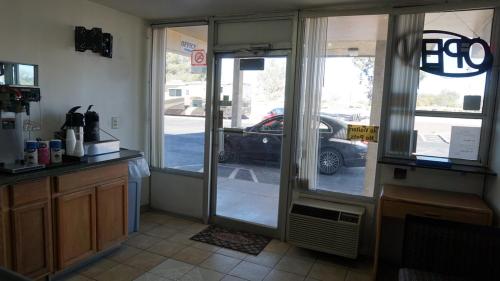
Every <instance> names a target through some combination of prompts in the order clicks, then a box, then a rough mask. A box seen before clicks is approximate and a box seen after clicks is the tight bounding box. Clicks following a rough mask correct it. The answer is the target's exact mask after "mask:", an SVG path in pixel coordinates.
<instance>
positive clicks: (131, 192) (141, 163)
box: [128, 158, 150, 233]
mask: <svg viewBox="0 0 500 281" xmlns="http://www.w3.org/2000/svg"><path fill="white" fill-rule="evenodd" d="M149 175H150V172H149V165H148V162H147V161H146V159H144V158H140V159H134V160H130V161H129V162H128V233H132V232H136V231H139V217H140V213H141V184H142V178H143V177H149Z"/></svg>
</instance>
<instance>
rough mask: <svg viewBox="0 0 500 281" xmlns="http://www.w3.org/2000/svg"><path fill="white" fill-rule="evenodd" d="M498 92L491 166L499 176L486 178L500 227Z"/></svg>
mask: <svg viewBox="0 0 500 281" xmlns="http://www.w3.org/2000/svg"><path fill="white" fill-rule="evenodd" d="M499 94H500V92H499ZM498 99H499V97H498V94H497V108H496V114H497V116H496V122H495V124H494V127H493V138H492V143H491V148H490V163H489V166H490V168H491V169H492V170H493V171H494V172H496V173H497V176H489V177H488V178H487V179H486V186H485V199H486V201H487V202H488V204H489V206H490V207H491V208H492V209H493V212H494V214H495V217H494V224H495V225H497V226H499V227H500V219H499V215H500V180H499V179H498V177H499V176H500V122H499V121H500V101H498Z"/></svg>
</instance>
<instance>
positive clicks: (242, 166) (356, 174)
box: [164, 133, 364, 194]
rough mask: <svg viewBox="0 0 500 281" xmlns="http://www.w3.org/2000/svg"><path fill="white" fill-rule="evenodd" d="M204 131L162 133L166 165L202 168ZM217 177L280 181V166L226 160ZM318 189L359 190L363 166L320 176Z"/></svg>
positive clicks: (361, 184)
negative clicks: (228, 161)
mask: <svg viewBox="0 0 500 281" xmlns="http://www.w3.org/2000/svg"><path fill="white" fill-rule="evenodd" d="M203 137H204V134H203V133H191V134H169V135H165V151H164V153H165V158H164V159H165V163H166V167H167V168H173V169H181V170H187V171H192V172H202V171H203V157H204V156H203V150H204V144H203ZM218 173H219V177H224V178H230V179H238V180H245V181H250V182H255V183H265V184H275V185H278V184H279V181H280V169H279V167H278V166H277V165H276V164H266V163H227V164H226V163H225V164H220V165H219V168H218ZM318 182H319V187H318V188H320V189H325V190H330V191H336V192H345V193H349V194H362V193H363V189H364V168H346V167H344V168H342V169H341V170H340V171H338V172H337V173H336V174H335V175H332V176H327V175H320V176H319V181H318Z"/></svg>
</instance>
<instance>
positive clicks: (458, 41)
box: [420, 30, 493, 77]
mask: <svg viewBox="0 0 500 281" xmlns="http://www.w3.org/2000/svg"><path fill="white" fill-rule="evenodd" d="M423 33H424V34H430V33H432V34H446V35H452V36H454V37H456V38H451V39H445V40H443V39H434V38H429V39H423V40H422V64H421V66H420V69H421V70H422V71H425V72H428V73H432V74H435V75H440V76H446V77H471V76H475V75H479V74H481V73H483V72H486V71H488V70H489V69H490V68H491V66H492V64H493V55H492V54H491V50H490V47H489V46H488V43H486V41H484V40H483V39H481V38H468V37H465V36H463V35H460V34H456V33H453V32H449V31H440V30H424V32H423ZM476 44H477V45H480V46H481V47H482V49H483V52H484V57H483V60H482V61H481V62H480V63H475V62H473V61H472V58H471V48H472V46H473V45H476ZM429 46H432V47H431V48H432V49H428V47H429ZM445 55H446V56H448V57H451V58H455V59H456V68H458V69H463V68H464V64H465V65H467V66H468V67H469V68H472V69H474V70H475V71H468V72H458V73H449V72H446V69H445V67H444V56H445ZM436 58H437V60H436Z"/></svg>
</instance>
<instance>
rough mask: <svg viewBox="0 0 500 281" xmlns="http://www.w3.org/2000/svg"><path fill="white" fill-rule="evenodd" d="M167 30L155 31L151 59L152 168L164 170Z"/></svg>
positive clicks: (157, 29) (159, 29)
mask: <svg viewBox="0 0 500 281" xmlns="http://www.w3.org/2000/svg"><path fill="white" fill-rule="evenodd" d="M166 41H167V29H166V28H154V29H153V50H152V59H151V158H150V159H151V166H153V167H156V168H163V142H164V133H163V110H164V100H165V79H166V75H165V74H166V51H167V49H166V46H167V44H166V43H167V42H166Z"/></svg>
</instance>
